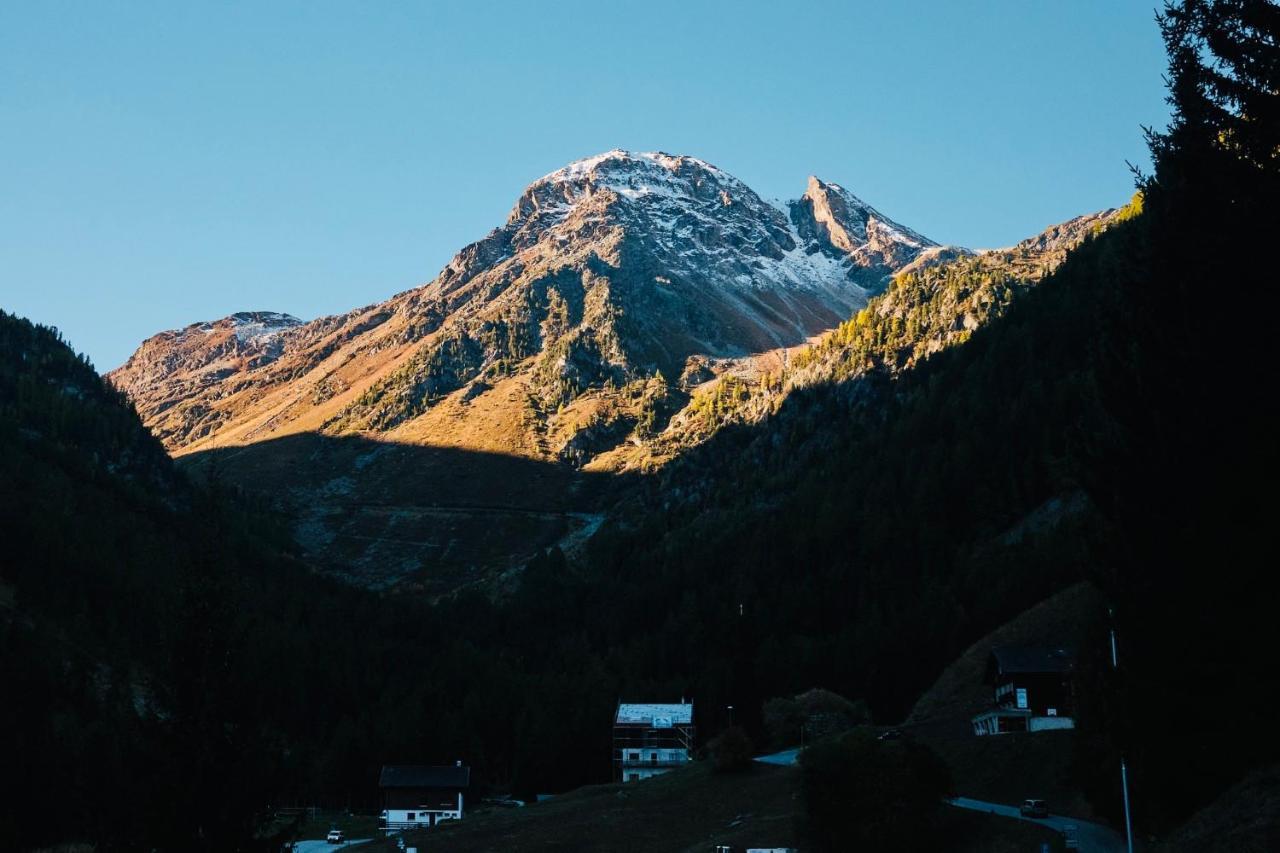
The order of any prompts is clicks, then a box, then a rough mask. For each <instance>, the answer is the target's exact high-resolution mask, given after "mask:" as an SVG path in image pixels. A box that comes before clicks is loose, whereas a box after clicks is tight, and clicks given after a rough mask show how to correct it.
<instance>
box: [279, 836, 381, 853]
mask: <svg viewBox="0 0 1280 853" xmlns="http://www.w3.org/2000/svg"><path fill="white" fill-rule="evenodd" d="M372 840H373V839H372V838H353V839H352V840H350V841H347V842H344V843H342V844H330V843H329V842H328V841H325V840H324V839H323V838H322V839H320V840H319V841H299V842H298V846H296V847H294V848H293V849H294V850H295V851H296V853H321V851H325V850H341V849H342V848H344V847H352V846H354V845H356V844H368V843H369V842H370V841H372Z"/></svg>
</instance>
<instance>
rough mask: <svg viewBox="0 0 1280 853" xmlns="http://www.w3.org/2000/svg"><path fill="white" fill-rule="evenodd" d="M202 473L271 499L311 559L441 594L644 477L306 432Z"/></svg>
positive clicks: (549, 537) (540, 543) (575, 540)
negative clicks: (636, 477) (636, 478)
mask: <svg viewBox="0 0 1280 853" xmlns="http://www.w3.org/2000/svg"><path fill="white" fill-rule="evenodd" d="M178 461H179V464H180V465H181V466H182V467H183V468H184V469H185V470H186V471H187V472H188V473H189V474H191V475H192V476H194V477H195V478H196V479H199V480H208V481H214V482H219V483H222V484H226V485H231V486H234V487H236V488H238V489H241V490H243V491H244V492H246V493H248V494H251V495H258V496H262V497H265V498H267V499H268V500H269V501H270V502H271V503H272V505H274V506H275V507H277V508H278V509H279V510H281V511H282V512H283V513H285V514H286V516H287V517H288V518H289V519H290V520H291V522H292V526H293V532H294V536H295V539H296V540H297V542H298V544H299V545H300V546H301V547H302V549H303V551H304V553H305V555H306V557H307V559H308V560H309V561H310V562H312V563H313V564H314V565H315V566H316V567H317V568H319V569H320V570H322V571H325V572H326V573H330V574H334V575H337V576H339V577H342V578H344V579H347V580H351V581H354V582H356V583H359V584H361V585H363V586H369V587H373V588H375V589H391V588H395V589H397V590H405V591H423V592H428V593H431V594H439V593H444V592H447V591H450V590H453V589H457V588H461V587H465V586H469V585H473V584H478V583H484V582H489V581H493V580H495V579H500V578H501V577H502V576H503V574H504V573H506V572H508V571H510V570H512V569H515V568H518V567H520V566H521V565H523V564H524V563H525V562H526V561H527V560H528V559H529V558H530V557H531V556H533V555H534V554H535V553H537V552H538V551H539V550H540V549H544V548H548V547H550V546H552V545H556V544H559V545H561V546H562V547H564V548H566V549H571V548H573V547H576V546H577V545H578V544H580V541H581V540H582V539H585V538H586V536H588V535H590V533H591V532H592V531H594V529H595V528H596V526H598V524H599V518H600V514H601V513H602V511H603V508H604V507H605V506H607V505H608V504H609V503H610V502H611V501H612V500H614V499H615V498H616V496H617V495H618V494H620V493H621V491H623V490H625V488H626V486H627V484H628V483H629V482H631V481H632V480H633V479H634V478H632V477H628V476H626V475H622V476H614V475H607V474H588V473H584V472H582V471H578V470H576V469H574V468H572V467H570V466H568V465H563V464H555V463H547V462H540V461H537V460H534V459H528V458H525V457H519V456H513V455H507V454H501V453H487V452H478V451H472V450H463V449H460V448H453V447H437V446H421V445H411V444H396V443H391V442H385V441H378V440H374V439H371V438H366V437H362V436H341V437H337V436H326V435H320V434H316V433H303V434H298V435H290V436H285V437H282V438H276V439H271V440H269V441H263V442H260V443H257V444H251V445H247V446H237V447H226V448H217V449H214V450H207V451H201V452H198V453H192V454H190V455H188V456H184V457H181V458H180V459H179V460H178Z"/></svg>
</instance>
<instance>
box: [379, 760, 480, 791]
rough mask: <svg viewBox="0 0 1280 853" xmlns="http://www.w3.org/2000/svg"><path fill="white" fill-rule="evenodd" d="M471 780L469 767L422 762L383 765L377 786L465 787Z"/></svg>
mask: <svg viewBox="0 0 1280 853" xmlns="http://www.w3.org/2000/svg"><path fill="white" fill-rule="evenodd" d="M470 782H471V768H470V767H460V766H457V765H454V764H449V765H446V766H444V767H428V766H425V765H422V764H398V765H394V766H384V767H383V768H382V775H380V776H379V777H378V787H379V788H465V787H467V785H468V784H470Z"/></svg>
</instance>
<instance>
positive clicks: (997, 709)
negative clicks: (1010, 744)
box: [973, 646, 1075, 735]
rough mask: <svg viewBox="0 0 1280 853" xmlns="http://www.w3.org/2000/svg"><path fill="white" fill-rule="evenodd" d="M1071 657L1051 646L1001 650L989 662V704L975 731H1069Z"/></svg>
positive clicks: (975, 722)
mask: <svg viewBox="0 0 1280 853" xmlns="http://www.w3.org/2000/svg"><path fill="white" fill-rule="evenodd" d="M1074 666H1075V654H1074V652H1072V651H1071V650H1070V649H1066V648H1061V647H1052V646H1000V647H998V648H995V649H992V650H991V656H990V657H989V658H988V659H987V672H986V683H987V684H988V685H990V686H991V688H992V691H993V695H992V706H991V708H989V709H988V710H986V711H983V712H982V713H981V714H978V715H977V716H976V717H974V718H973V733H974V734H976V735H996V734H1004V733H1006V732H1039V731H1047V730H1050V729H1072V728H1075V721H1074V720H1073V719H1072V717H1071V714H1072V701H1071V671H1072V669H1073V668H1074Z"/></svg>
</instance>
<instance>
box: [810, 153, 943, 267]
mask: <svg viewBox="0 0 1280 853" xmlns="http://www.w3.org/2000/svg"><path fill="white" fill-rule="evenodd" d="M788 207H789V209H790V212H791V219H792V222H793V223H794V224H795V227H796V230H797V231H798V232H799V233H800V235H801V236H802V237H803V238H804V239H806V240H809V241H812V242H814V243H816V244H817V246H818V247H819V248H821V249H822V250H823V251H824V252H827V253H828V254H831V255H833V256H838V257H845V258H848V259H849V261H850V262H851V263H852V264H853V266H854V267H855V269H856V270H860V271H862V274H861V275H859V276H856V277H858V278H860V280H862V281H864V282H873V283H874V281H875V280H876V279H877V278H878V279H879V280H880V281H882V282H884V281H887V280H888V277H889V276H890V275H891V274H892V273H893V272H894V271H895V270H897V269H899V268H901V267H903V266H905V265H906V264H909V263H911V261H913V260H915V258H916V257H917V256H918V255H919V254H920V253H921V252H922V251H923V250H925V249H929V248H932V247H935V246H937V245H938V244H937V243H935V242H933V241H932V240H930V239H928V238H927V237H924V236H921V235H920V234H918V233H917V232H915V231H912V230H911V229H910V228H907V227H905V226H903V225H899V224H898V223H897V222H894V221H893V220H891V219H889V218H888V217H887V216H885V215H884V214H882V213H880V212H879V211H878V210H876V209H875V208H874V207H872V206H871V205H869V204H867V203H866V202H864V201H863V200H862V199H860V198H858V197H857V196H855V195H854V194H853V193H851V192H849V191H848V190H846V189H845V188H844V187H842V186H840V185H839V184H833V183H827V182H826V181H823V180H822V179H820V178H818V177H816V176H813V175H811V176H809V183H808V186H807V187H806V188H805V192H804V195H803V196H801V197H800V198H799V199H798V200H797V201H794V202H791V203H790V204H789V205H788Z"/></svg>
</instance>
